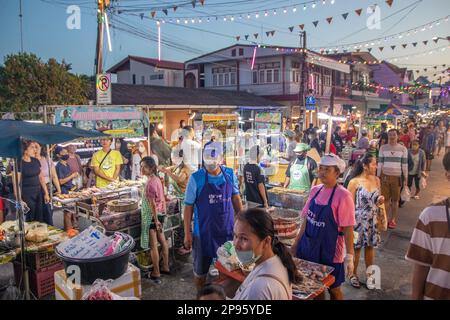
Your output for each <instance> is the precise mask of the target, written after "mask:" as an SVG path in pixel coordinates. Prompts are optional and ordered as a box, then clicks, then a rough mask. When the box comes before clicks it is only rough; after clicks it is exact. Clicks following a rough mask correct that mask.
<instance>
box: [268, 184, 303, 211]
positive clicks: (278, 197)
mask: <svg viewBox="0 0 450 320" xmlns="http://www.w3.org/2000/svg"><path fill="white" fill-rule="evenodd" d="M307 195H308V194H306V193H305V194H301V193H298V192H294V191H292V190H289V189H284V188H273V189H270V190H267V196H268V198H269V199H268V200H269V204H270V205H271V206H275V207H280V208H289V209H291V210H299V211H300V210H302V209H303V206H304V200H305V197H306V196H307Z"/></svg>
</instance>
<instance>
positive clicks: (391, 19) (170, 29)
mask: <svg viewBox="0 0 450 320" xmlns="http://www.w3.org/2000/svg"><path fill="white" fill-rule="evenodd" d="M22 3H23V43H24V51H26V52H33V53H35V54H36V55H38V56H39V57H41V58H42V59H44V60H46V59H48V58H50V57H54V58H56V59H58V60H62V59H65V60H66V61H67V62H69V63H71V64H72V66H73V71H74V72H75V73H83V74H92V73H93V68H94V56H95V42H96V32H97V27H96V22H97V21H96V16H95V13H96V1H95V0H54V1H52V0H23V1H22ZM112 3H113V5H114V6H115V7H116V9H120V8H118V6H121V7H122V8H123V9H137V10H135V11H133V12H129V11H128V12H126V13H121V14H118V13H117V11H116V13H114V14H112V13H110V23H111V24H112V25H114V26H118V27H122V28H124V25H123V23H124V22H126V23H128V24H132V25H133V26H134V27H135V28H136V29H135V30H138V31H139V32H143V33H145V34H148V35H149V36H150V34H151V35H152V37H153V40H150V39H142V38H140V37H137V36H136V35H131V34H129V33H126V32H124V31H119V30H117V29H114V28H112V29H111V39H112V49H113V51H112V52H108V49H107V45H106V35H105V50H104V52H105V58H104V67H105V68H108V67H111V66H112V65H113V64H115V63H116V62H118V61H120V60H121V59H123V58H124V57H125V56H127V55H138V56H144V57H153V58H156V57H157V54H158V51H157V42H156V41H155V40H154V39H155V38H156V33H157V27H156V22H155V21H152V20H151V19H150V18H151V13H150V12H151V10H152V8H154V7H159V8H160V10H155V11H156V14H155V18H157V19H158V18H159V19H164V20H165V22H166V23H163V24H162V27H161V34H162V39H163V40H164V41H169V42H170V47H169V46H167V45H164V46H163V47H162V59H164V60H175V61H186V60H188V59H191V58H193V57H196V56H199V55H202V54H205V53H208V52H211V51H214V50H217V49H220V48H223V47H226V46H229V45H232V44H234V43H236V38H235V37H236V36H238V35H240V36H241V40H240V42H239V43H242V44H249V43H250V42H249V41H245V39H244V36H245V35H249V40H252V41H256V42H258V43H261V42H262V43H264V44H270V45H278V46H298V44H299V39H298V32H299V30H300V29H299V27H298V25H299V24H305V30H306V31H307V33H308V47H309V48H319V47H323V46H338V47H342V46H345V45H348V44H351V43H355V42H359V41H364V42H363V44H364V43H365V41H368V42H369V45H370V46H369V47H372V45H371V44H370V42H371V40H372V39H378V38H384V37H386V36H390V35H394V34H397V33H399V32H403V31H407V30H410V29H415V28H416V27H419V26H422V25H425V24H428V23H430V22H432V21H435V20H438V19H441V18H445V17H446V16H448V15H450V1H448V0H422V1H417V0H394V3H393V5H392V7H389V6H388V5H387V4H386V2H385V1H376V0H375V1H366V0H335V2H334V4H331V0H326V1H325V4H323V3H322V0H320V1H316V7H315V8H312V5H313V3H314V1H307V2H305V1H279V0H272V1H265V0H229V1H225V0H205V3H204V6H203V7H202V6H201V4H200V3H199V1H197V5H196V8H195V9H194V8H193V7H192V5H186V3H189V1H181V0H171V1H149V0H146V1H144V0H116V1H112ZM174 3H177V4H178V5H179V7H178V9H177V10H176V13H174V11H173V9H172V8H171V7H172V5H173V4H174ZM374 4H377V5H379V8H380V13H381V22H380V23H381V29H379V30H376V29H375V30H369V29H368V28H367V26H366V20H367V19H368V17H369V14H367V12H366V10H367V8H368V7H369V6H371V5H374ZM0 5H1V8H2V9H1V11H0V30H2V31H1V34H0V43H1V46H0V57H2V60H3V57H4V56H6V55H7V54H11V53H17V52H19V50H20V32H19V0H0ZM69 5H79V6H80V7H81V29H80V30H69V29H68V28H67V27H66V20H67V18H68V17H69V14H68V13H66V9H67V7H68V6H69ZM165 5H167V6H168V7H170V8H169V9H168V15H167V16H166V15H165V14H164V13H163V12H162V11H161V8H162V7H163V6H165ZM304 5H305V6H306V10H303V7H304ZM360 8H362V9H363V11H362V13H361V16H358V15H357V14H356V13H355V10H356V9H360ZM266 10H267V11H266ZM284 10H286V13H284ZM274 11H276V14H274ZM266 12H267V16H265V15H266ZM347 12H348V13H349V15H348V17H347V19H346V20H345V19H344V18H343V17H342V14H344V13H347ZM130 13H131V14H133V15H130ZM140 13H144V14H145V17H144V19H141V18H140V17H139V15H140ZM247 14H249V15H250V17H251V18H250V19H247ZM256 14H258V18H256ZM225 15H226V17H225V18H226V19H227V21H226V22H225V21H224V16H225ZM241 15H242V18H241V17H240V16H241ZM199 16H203V17H204V18H202V22H201V23H199V22H198V17H199ZM206 16H210V22H209V23H208V22H207V20H206V19H207V18H206ZM216 16H218V18H217V20H216V18H215V17H216ZM177 17H183V18H184V17H188V18H189V23H188V24H185V23H184V22H183V20H182V21H181V22H180V24H177V23H176V19H177ZM192 17H196V18H195V23H194V24H192V23H191V18H192ZM328 17H333V20H332V22H331V24H328V22H327V21H326V18H328ZM232 18H233V19H234V21H230V20H231V19H232ZM169 19H172V21H169ZM313 21H319V23H318V25H317V27H314V25H313V23H312V22H313ZM290 26H295V29H294V30H293V32H292V33H291V32H290V31H289V27H290ZM126 28H127V30H129V26H128V27H126ZM192 28H195V29H192ZM261 30H262V33H261ZM272 30H275V34H274V35H273V36H270V37H267V36H266V31H272ZM449 31H450V22H448V21H447V22H445V21H442V22H441V23H440V24H439V25H436V24H434V25H433V26H432V28H431V29H430V28H429V26H427V27H426V29H425V31H422V30H418V32H417V33H414V32H411V34H410V35H409V36H406V35H405V37H402V38H401V39H399V38H398V37H396V38H395V39H388V40H387V41H384V40H382V41H381V43H380V44H379V43H378V42H377V41H374V42H373V43H375V44H374V46H373V48H374V49H373V50H372V54H374V55H375V57H377V58H378V59H389V58H394V57H405V56H408V55H416V54H420V53H427V55H426V56H421V57H414V56H412V57H410V58H409V59H408V60H405V59H402V60H399V61H398V62H395V63H396V64H397V65H399V66H401V67H409V68H410V69H412V70H416V69H423V68H426V67H430V66H434V65H442V64H447V66H448V65H449V64H450V59H449V57H450V55H449V52H450V49H449V48H448V41H447V40H441V41H438V43H435V42H434V41H432V38H433V37H434V36H438V37H447V36H448V35H449ZM255 33H259V36H258V38H257V39H256V40H255V38H254V36H253V35H254V34H255ZM353 33H354V34H353ZM261 34H262V36H263V37H261ZM424 40H428V41H429V43H428V44H427V45H426V46H425V45H424V44H423V42H422V41H424ZM414 42H418V45H417V46H416V47H414V46H413V45H412V43H414ZM402 44H408V46H407V47H406V49H404V48H403V47H402ZM392 45H396V48H395V50H392V49H391V46H392ZM380 46H384V47H385V48H384V50H383V51H382V52H380V50H379V49H378V48H379V47H380ZM445 47H447V50H445V51H441V50H442V48H445ZM352 48H353V45H352ZM364 48H365V47H364V45H363V49H362V50H364ZM436 48H438V49H439V50H440V51H439V52H434V53H433V55H429V54H428V52H429V51H430V50H433V49H436ZM430 57H432V58H430ZM438 70H442V66H440V68H438ZM433 71H434V70H433ZM433 71H430V70H428V72H427V73H423V72H422V74H425V75H432V74H433V73H434V72H433ZM415 76H416V73H415ZM433 79H435V78H433Z"/></svg>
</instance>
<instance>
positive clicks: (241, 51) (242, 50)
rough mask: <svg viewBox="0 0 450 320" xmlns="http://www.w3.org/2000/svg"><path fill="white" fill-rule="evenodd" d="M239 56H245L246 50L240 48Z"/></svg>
mask: <svg viewBox="0 0 450 320" xmlns="http://www.w3.org/2000/svg"><path fill="white" fill-rule="evenodd" d="M239 55H240V56H243V55H244V48H239Z"/></svg>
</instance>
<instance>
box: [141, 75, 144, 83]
mask: <svg viewBox="0 0 450 320" xmlns="http://www.w3.org/2000/svg"><path fill="white" fill-rule="evenodd" d="M141 84H145V76H141Z"/></svg>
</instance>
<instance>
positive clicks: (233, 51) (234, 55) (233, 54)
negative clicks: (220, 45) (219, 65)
mask: <svg viewBox="0 0 450 320" xmlns="http://www.w3.org/2000/svg"><path fill="white" fill-rule="evenodd" d="M231 56H232V57H236V49H233V50H231Z"/></svg>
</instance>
